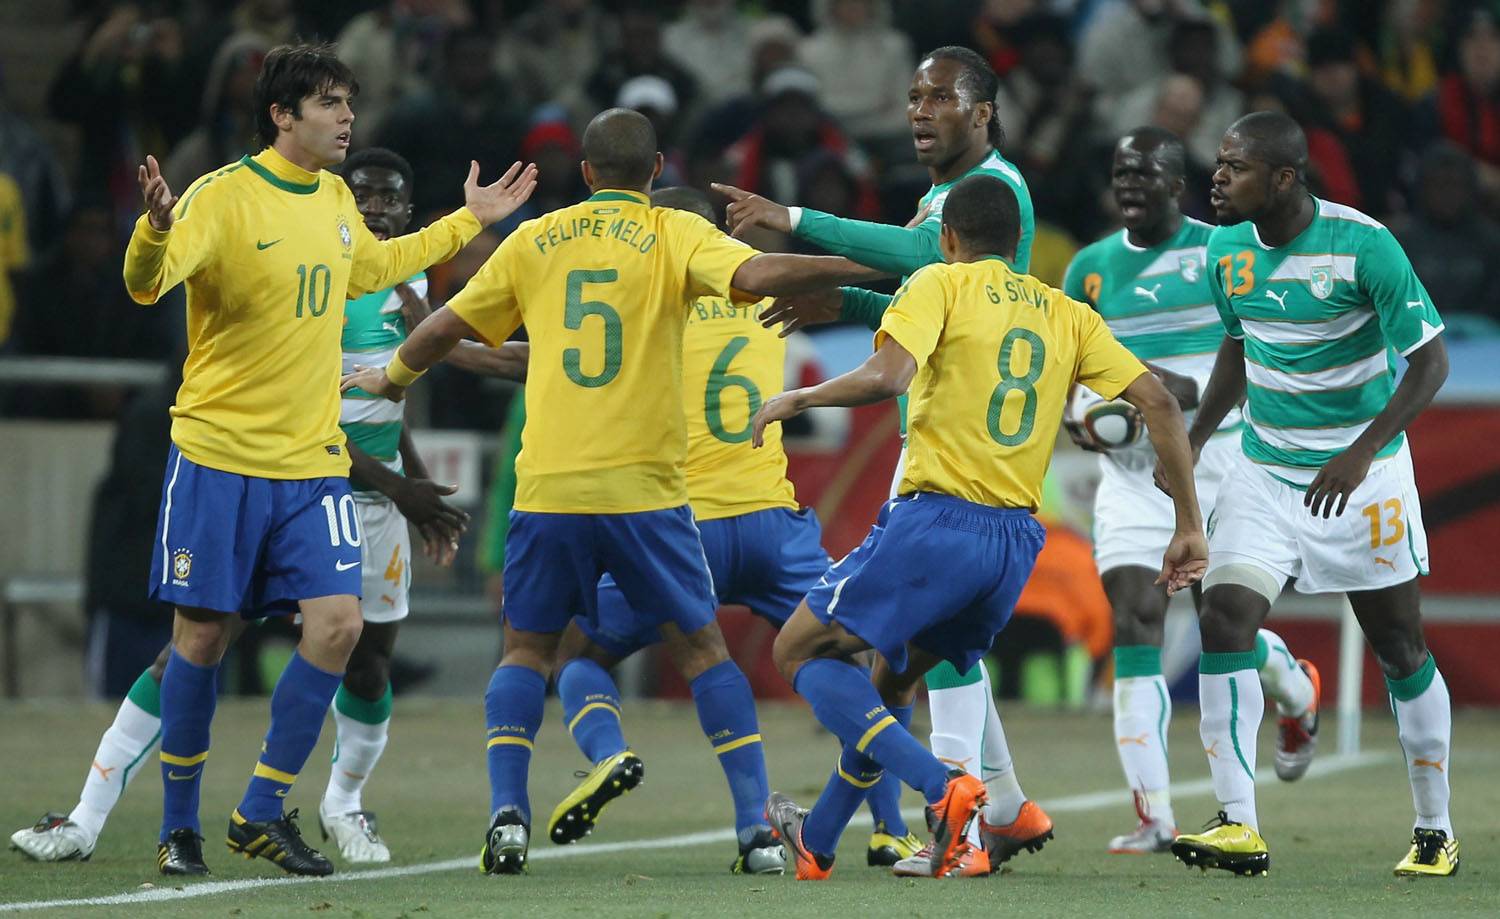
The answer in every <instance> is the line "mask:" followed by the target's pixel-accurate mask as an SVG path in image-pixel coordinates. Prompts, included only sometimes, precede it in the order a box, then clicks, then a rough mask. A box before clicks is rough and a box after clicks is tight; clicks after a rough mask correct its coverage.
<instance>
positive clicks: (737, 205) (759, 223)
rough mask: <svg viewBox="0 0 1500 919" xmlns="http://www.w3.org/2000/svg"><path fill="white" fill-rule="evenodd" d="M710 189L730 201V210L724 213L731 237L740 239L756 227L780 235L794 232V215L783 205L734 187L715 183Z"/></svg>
mask: <svg viewBox="0 0 1500 919" xmlns="http://www.w3.org/2000/svg"><path fill="white" fill-rule="evenodd" d="M709 187H710V188H712V189H713V190H714V191H716V192H718V193H719V194H721V195H723V196H724V197H726V198H728V199H729V208H728V210H726V211H725V212H724V220H725V222H726V223H728V224H729V235H731V236H733V237H735V238H739V237H741V236H744V235H745V234H746V233H748V232H749V231H750V230H751V229H753V228H755V227H765V228H766V229H768V230H775V231H777V232H778V233H790V232H792V214H791V211H790V210H788V209H787V208H786V207H784V206H783V205H780V204H777V203H776V202H775V201H772V200H771V199H769V198H762V197H761V196H760V195H756V194H752V193H750V192H748V191H745V190H744V189H742V188H735V187H734V186H733V185H723V184H720V183H718V182H714V183H712V184H711V185H710V186H709Z"/></svg>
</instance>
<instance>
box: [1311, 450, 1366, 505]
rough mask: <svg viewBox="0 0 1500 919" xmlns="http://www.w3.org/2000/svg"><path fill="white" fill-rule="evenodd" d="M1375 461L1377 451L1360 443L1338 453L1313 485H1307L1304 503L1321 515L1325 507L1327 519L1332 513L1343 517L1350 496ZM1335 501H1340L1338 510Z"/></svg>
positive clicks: (1321, 471)
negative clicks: (1373, 451)
mask: <svg viewBox="0 0 1500 919" xmlns="http://www.w3.org/2000/svg"><path fill="white" fill-rule="evenodd" d="M1374 461H1375V457H1374V455H1373V454H1371V453H1370V452H1369V451H1367V450H1364V449H1363V448H1361V447H1358V446H1354V447H1350V448H1349V449H1347V450H1345V451H1344V452H1343V453H1340V454H1339V455H1338V456H1335V457H1334V458H1333V459H1331V460H1329V461H1328V462H1327V464H1325V465H1324V466H1323V468H1322V469H1319V470H1318V474H1317V476H1316V477H1315V478H1314V479H1313V480H1312V484H1311V485H1309V486H1307V494H1306V495H1304V496H1303V498H1302V506H1303V507H1306V508H1308V509H1309V510H1310V511H1311V512H1312V515H1313V516H1314V517H1316V516H1318V511H1319V510H1320V509H1321V510H1322V512H1323V519H1324V520H1327V519H1328V516H1329V515H1330V514H1332V515H1333V516H1335V517H1342V516H1343V515H1344V508H1346V507H1348V506H1349V496H1350V495H1352V494H1354V489H1356V488H1358V487H1359V483H1361V482H1363V481H1364V480H1365V476H1367V475H1369V474H1370V463H1372V462H1374ZM1335 501H1337V503H1338V509H1337V510H1335V509H1334V503H1335Z"/></svg>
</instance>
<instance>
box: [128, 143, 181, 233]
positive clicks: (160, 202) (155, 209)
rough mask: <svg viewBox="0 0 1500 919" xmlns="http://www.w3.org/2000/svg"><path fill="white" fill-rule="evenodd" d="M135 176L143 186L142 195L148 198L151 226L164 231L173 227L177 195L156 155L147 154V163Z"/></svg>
mask: <svg viewBox="0 0 1500 919" xmlns="http://www.w3.org/2000/svg"><path fill="white" fill-rule="evenodd" d="M135 178H136V181H137V182H138V183H140V186H141V197H142V198H144V199H146V214H147V217H146V219H147V220H148V221H150V222H151V226H152V227H153V228H155V229H156V230H158V231H160V232H162V233H165V232H167V231H168V230H170V229H172V208H174V207H176V206H177V196H176V195H174V194H172V189H170V188H168V187H167V180H166V179H164V178H162V175H161V166H160V165H158V164H157V162H156V157H154V156H151V155H149V154H147V156H146V165H144V166H141V167H140V168H139V169H137V170H136V177H135Z"/></svg>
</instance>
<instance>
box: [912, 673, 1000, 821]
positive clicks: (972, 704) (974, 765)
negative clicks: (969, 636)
mask: <svg viewBox="0 0 1500 919" xmlns="http://www.w3.org/2000/svg"><path fill="white" fill-rule="evenodd" d="M971 674H972V671H970V673H965V674H962V675H960V674H959V673H958V672H957V670H956V669H955V668H954V667H953V665H952V664H949V663H947V662H944V663H941V664H939V665H938V666H936V667H934V668H933V669H932V671H931V672H929V673H928V674H927V707H928V710H929V711H930V712H931V714H932V734H931V735H930V736H929V738H928V743H929V745H930V746H931V748H932V755H933V756H936V757H937V758H938V759H940V760H942V761H943V763H944V764H945V765H948V766H957V767H959V768H961V769H963V770H964V771H965V772H967V773H969V774H970V775H973V776H978V777H979V779H980V780H981V781H982V780H983V779H984V776H983V774H982V770H981V769H980V765H981V763H980V755H981V749H980V748H981V745H982V738H983V736H984V723H985V703H984V700H985V696H986V695H987V694H988V686H987V685H986V683H985V681H984V680H983V679H980V680H976V681H974V682H964V681H965V680H968V679H970V678H971ZM956 684H960V685H956ZM986 819H988V818H986ZM969 841H970V842H972V843H974V844H976V845H977V844H978V843H979V821H978V820H976V821H974V824H973V826H972V827H971V828H970V830H969Z"/></svg>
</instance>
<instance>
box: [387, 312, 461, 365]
mask: <svg viewBox="0 0 1500 919" xmlns="http://www.w3.org/2000/svg"><path fill="white" fill-rule="evenodd" d="M477 334H478V333H477V332H475V331H474V327H473V326H471V325H469V324H468V323H467V322H465V321H463V319H462V318H460V317H459V315H458V314H457V313H455V312H453V311H452V310H451V309H449V308H448V307H446V306H445V307H443V308H442V309H440V310H438V311H437V312H435V313H433V314H432V315H431V316H429V317H428V318H427V319H426V320H425V321H424V322H423V323H422V324H421V325H419V326H417V328H416V330H415V331H414V332H412V333H411V337H410V338H408V339H407V340H406V342H405V343H404V344H403V345H402V346H401V348H400V350H398V351H397V352H396V353H397V354H399V355H400V356H401V363H403V364H405V365H406V366H407V367H409V368H411V369H412V370H413V371H415V372H417V373H421V372H423V371H424V370H427V369H428V368H429V367H431V366H433V365H434V364H436V363H437V362H438V361H440V360H442V359H443V358H445V357H447V356H448V355H449V354H450V353H451V352H452V351H453V349H454V348H456V347H458V343H459V342H461V341H463V340H464V339H465V338H468V337H470V336H472V335H477Z"/></svg>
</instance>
